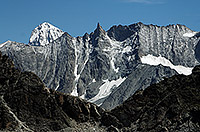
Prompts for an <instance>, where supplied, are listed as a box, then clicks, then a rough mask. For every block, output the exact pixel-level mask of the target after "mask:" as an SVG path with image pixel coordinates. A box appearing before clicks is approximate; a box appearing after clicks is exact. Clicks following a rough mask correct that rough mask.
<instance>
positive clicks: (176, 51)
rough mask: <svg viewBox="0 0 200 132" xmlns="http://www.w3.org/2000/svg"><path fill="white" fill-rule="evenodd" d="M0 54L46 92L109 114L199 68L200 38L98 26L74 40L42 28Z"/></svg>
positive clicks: (149, 28) (173, 29)
mask: <svg viewBox="0 0 200 132" xmlns="http://www.w3.org/2000/svg"><path fill="white" fill-rule="evenodd" d="M41 33H43V34H42V35H41ZM38 34H40V35H38ZM45 36H52V37H45ZM42 40H45V41H42ZM47 40H48V41H47ZM0 51H1V52H2V53H3V54H6V55H8V56H9V57H10V58H11V59H12V60H13V61H14V64H15V65H16V66H17V68H19V69H20V70H22V71H31V72H33V73H35V74H36V75H38V76H39V78H41V80H42V81H43V82H44V84H45V86H46V87H48V88H51V89H54V90H56V91H60V92H63V93H69V94H71V95H74V96H79V97H81V98H83V99H86V100H88V101H90V102H93V103H95V104H97V105H98V106H101V107H102V108H105V109H113V108H114V107H116V106H118V105H120V104H122V103H123V102H124V101H125V100H127V99H128V98H129V97H130V96H132V95H133V94H134V93H135V92H136V91H137V90H139V89H145V88H147V87H148V86H150V85H151V84H155V83H157V82H159V81H161V80H163V79H164V78H165V77H170V76H172V75H177V74H185V75H189V74H191V73H192V68H193V67H194V66H196V65H198V64H199V62H200V54H199V53H200V34H199V33H198V32H194V31H192V30H191V29H189V28H187V27H186V26H184V25H179V24H178V25H168V26H156V25H145V24H143V23H136V24H132V25H128V26H122V25H118V26H113V27H111V28H110V29H109V30H108V31H105V30H104V29H103V28H102V27H101V25H100V24H99V23H98V25H97V28H96V29H95V31H94V32H92V33H90V34H87V33H86V34H85V35H84V36H79V37H76V38H75V37H72V36H71V35H69V34H68V33H66V32H63V31H61V30H58V29H57V28H54V27H53V26H52V25H51V24H48V23H43V24H41V25H39V28H38V27H36V28H35V29H34V30H33V32H32V35H31V39H30V43H29V44H28V45H27V44H23V43H17V42H11V41H7V42H5V43H3V44H1V45H0Z"/></svg>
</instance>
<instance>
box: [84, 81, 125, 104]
mask: <svg viewBox="0 0 200 132" xmlns="http://www.w3.org/2000/svg"><path fill="white" fill-rule="evenodd" d="M125 79H126V78H121V77H120V78H119V79H117V80H112V81H108V79H107V80H103V81H104V84H103V85H102V86H101V87H100V88H99V89H100V91H99V93H98V94H97V95H96V96H95V97H93V98H91V99H89V100H88V101H90V102H95V101H97V100H99V99H102V98H105V97H107V96H109V95H110V94H111V92H112V90H113V88H116V87H118V86H119V85H120V84H121V83H122V82H123V81H124V80H125Z"/></svg>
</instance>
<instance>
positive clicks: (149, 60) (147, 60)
mask: <svg viewBox="0 0 200 132" xmlns="http://www.w3.org/2000/svg"><path fill="white" fill-rule="evenodd" d="M140 59H141V61H142V63H144V64H149V65H159V64H161V65H163V66H168V67H170V68H171V69H174V70H176V71H177V72H178V73H179V74H184V75H190V74H191V73H192V69H193V68H190V67H184V66H181V65H177V66H175V65H173V64H172V63H171V62H170V61H169V60H168V59H166V58H165V57H162V56H159V57H156V56H153V55H150V54H148V55H147V56H142V57H141V58H140Z"/></svg>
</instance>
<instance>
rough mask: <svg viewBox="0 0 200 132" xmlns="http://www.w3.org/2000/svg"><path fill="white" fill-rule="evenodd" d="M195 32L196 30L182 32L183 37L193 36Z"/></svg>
mask: <svg viewBox="0 0 200 132" xmlns="http://www.w3.org/2000/svg"><path fill="white" fill-rule="evenodd" d="M196 34H197V32H190V33H184V34H183V37H188V38H191V37H193V36H194V35H196Z"/></svg>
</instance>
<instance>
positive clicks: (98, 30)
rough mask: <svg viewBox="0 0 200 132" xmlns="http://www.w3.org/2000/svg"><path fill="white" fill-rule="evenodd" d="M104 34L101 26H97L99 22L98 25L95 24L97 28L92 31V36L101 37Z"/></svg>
mask: <svg viewBox="0 0 200 132" xmlns="http://www.w3.org/2000/svg"><path fill="white" fill-rule="evenodd" d="M105 33H106V31H105V30H104V29H103V28H102V26H101V25H100V24H99V22H98V24H97V28H96V30H95V31H94V34H95V35H101V34H105Z"/></svg>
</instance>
